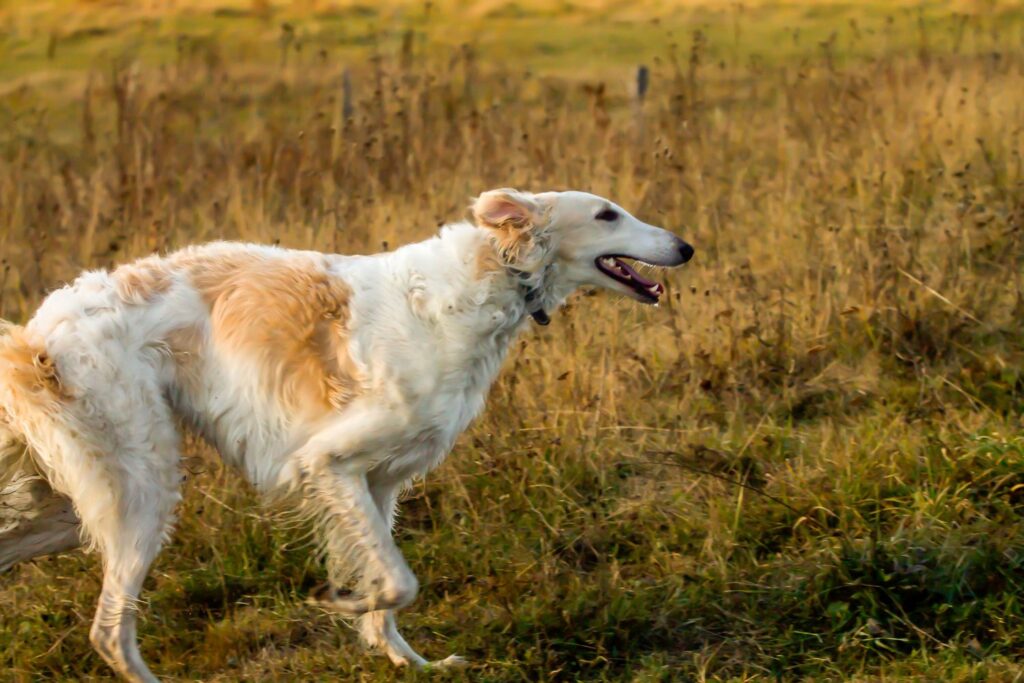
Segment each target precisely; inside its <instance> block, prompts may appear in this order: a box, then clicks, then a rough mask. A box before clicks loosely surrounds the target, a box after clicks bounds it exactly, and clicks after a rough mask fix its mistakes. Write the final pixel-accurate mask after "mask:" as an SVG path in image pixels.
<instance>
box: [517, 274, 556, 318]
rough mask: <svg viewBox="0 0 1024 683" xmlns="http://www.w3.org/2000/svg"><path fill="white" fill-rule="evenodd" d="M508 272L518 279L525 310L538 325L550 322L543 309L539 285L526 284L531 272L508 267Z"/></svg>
mask: <svg viewBox="0 0 1024 683" xmlns="http://www.w3.org/2000/svg"><path fill="white" fill-rule="evenodd" d="M508 272H509V273H511V274H512V275H514V276H515V277H516V278H517V279H518V280H519V290H520V291H521V292H522V293H523V301H525V302H526V312H527V313H529V314H530V317H531V318H533V319H534V321H536V323H537V324H538V325H547V324H549V323H550V322H551V318H550V317H549V316H548V313H547V311H545V310H544V301H543V297H542V296H541V293H540V287H535V286H533V285H530V284H527V281H528V280H529V279H530V277H532V274H531V273H527V272H526V271H524V270H517V269H515V268H509V269H508Z"/></svg>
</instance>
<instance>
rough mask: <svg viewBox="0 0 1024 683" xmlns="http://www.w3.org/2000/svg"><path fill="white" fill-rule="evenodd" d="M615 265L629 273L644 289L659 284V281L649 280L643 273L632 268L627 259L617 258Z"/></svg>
mask: <svg viewBox="0 0 1024 683" xmlns="http://www.w3.org/2000/svg"><path fill="white" fill-rule="evenodd" d="M615 265H616V266H618V267H619V268H621V269H622V270H624V271H626V272H627V273H629V277H630V278H632V279H633V281H634V282H636V283H638V284H639V285H640V286H641V287H643V288H644V289H650V288H651V287H654V286H655V285H657V284H658V283H657V282H653V281H652V280H648V279H647V278H645V277H644V276H643V275H641V274H640V273H638V272H636V271H635V270H633V269H632V268H630V267H629V265H628V264H627V263H626V262H625V261H621V260H619V259H615Z"/></svg>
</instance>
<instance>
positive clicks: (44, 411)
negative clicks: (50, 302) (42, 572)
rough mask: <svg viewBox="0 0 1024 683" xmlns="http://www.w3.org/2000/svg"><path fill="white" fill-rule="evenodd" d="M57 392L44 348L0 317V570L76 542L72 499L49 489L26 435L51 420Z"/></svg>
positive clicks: (59, 392) (57, 404)
mask: <svg viewBox="0 0 1024 683" xmlns="http://www.w3.org/2000/svg"><path fill="white" fill-rule="evenodd" d="M62 394H63V392H62V390H61V386H60V378H59V376H58V375H57V370H56V367H55V366H54V364H53V362H52V360H51V359H50V357H49V356H48V354H47V353H46V349H45V347H44V346H43V345H42V344H41V343H39V342H36V341H34V340H33V339H32V338H31V337H30V335H29V334H28V333H27V332H26V330H25V328H23V327H20V326H18V325H14V324H12V323H9V322H7V321H5V320H0V571H4V570H5V569H7V568H8V567H10V566H11V565H13V564H16V563H18V562H21V561H23V560H27V559H30V558H33V557H37V556H39V555H48V554H50V553H54V552H59V551H61V550H67V549H69V548H73V547H76V546H78V545H79V544H80V543H81V541H80V534H79V531H80V529H79V522H78V517H77V515H76V514H75V511H74V508H73V506H72V505H71V501H70V500H69V499H68V498H67V497H65V496H63V495H61V494H59V493H57V492H56V491H54V490H53V487H52V486H51V485H50V482H49V481H48V479H47V477H46V474H45V467H44V466H43V463H42V462H41V460H40V459H39V457H38V454H37V453H36V451H35V450H34V449H33V448H32V446H31V439H30V435H31V434H32V433H38V431H37V430H40V429H46V428H47V425H48V424H52V422H51V420H52V418H53V417H54V416H55V415H56V414H57V412H59V410H60V403H61V396H62Z"/></svg>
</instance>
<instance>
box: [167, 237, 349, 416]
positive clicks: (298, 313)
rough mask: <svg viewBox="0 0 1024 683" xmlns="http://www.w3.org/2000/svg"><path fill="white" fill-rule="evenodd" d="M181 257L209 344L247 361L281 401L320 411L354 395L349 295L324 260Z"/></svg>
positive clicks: (258, 255) (274, 256)
mask: <svg viewBox="0 0 1024 683" xmlns="http://www.w3.org/2000/svg"><path fill="white" fill-rule="evenodd" d="M187 260H188V261H190V263H188V265H187V267H188V270H189V274H190V278H191V280H192V283H193V284H194V286H195V287H196V289H197V290H198V291H199V293H200V294H201V296H202V297H203V298H204V299H205V300H206V302H207V304H208V305H209V307H210V321H211V329H210V334H211V339H212V341H213V344H214V345H215V346H217V347H219V348H220V349H222V350H224V351H226V352H229V353H236V352H237V353H239V354H244V355H245V356H247V357H249V358H250V359H253V360H254V362H255V363H256V364H257V365H258V367H259V372H260V373H261V381H262V382H263V384H264V386H265V387H266V388H267V390H268V391H269V392H273V393H274V394H275V395H276V396H277V398H278V399H279V400H280V401H281V403H282V404H283V405H285V406H286V407H288V408H289V409H290V410H293V411H299V412H302V413H305V414H321V413H324V412H326V411H332V410H337V409H339V408H341V407H342V406H344V405H345V404H347V403H348V402H349V401H351V400H352V398H353V397H354V396H356V395H357V394H358V393H359V389H360V373H359V371H358V368H357V367H356V365H355V362H354V361H353V360H352V358H351V356H350V354H349V352H348V342H349V335H348V320H349V302H350V300H351V297H352V293H351V290H350V289H349V287H348V285H347V284H345V283H344V282H343V281H342V280H340V279H339V278H337V277H334V276H332V275H331V274H330V273H329V272H328V264H327V261H326V259H324V258H322V257H319V256H316V255H311V254H310V255H307V254H300V255H283V254H282V255H277V254H266V253H260V252H255V251H251V252H239V251H235V252H231V253H223V254H216V253H215V254H213V255H211V256H210V257H209V258H203V257H202V256H198V257H191V258H188V259H187Z"/></svg>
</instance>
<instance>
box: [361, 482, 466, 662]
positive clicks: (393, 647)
mask: <svg viewBox="0 0 1024 683" xmlns="http://www.w3.org/2000/svg"><path fill="white" fill-rule="evenodd" d="M368 480H369V486H370V495H371V496H373V501H374V503H375V504H376V505H377V510H378V512H380V515H381V517H383V518H384V522H385V523H386V524H387V527H388V529H391V528H392V527H393V525H394V519H395V508H396V507H397V503H398V493H399V491H400V489H401V487H402V484H403V483H404V482H403V480H402V478H401V477H399V478H397V479H395V478H392V477H389V476H388V475H387V473H386V472H384V473H382V472H380V471H373V472H371V473H370V476H369V477H368ZM368 579H369V577H367V576H364V577H363V581H364V582H366V581H367V580H368ZM359 635H360V637H361V638H362V640H363V642H364V643H365V644H366V646H367V647H369V648H370V649H372V650H377V651H379V652H382V653H384V654H385V655H387V657H388V659H390V660H391V661H392V663H394V664H395V665H396V666H414V667H417V668H424V667H439V668H440V667H459V666H464V665H465V664H466V661H465V660H464V659H463V658H462V657H459V656H458V655H451V656H450V657H447V658H445V659H442V660H438V661H436V662H429V661H427V660H426V659H424V658H423V657H421V656H420V655H419V654H417V652H416V651H415V650H414V649H413V648H412V646H410V645H409V643H407V642H406V640H405V638H403V637H402V634H401V633H399V632H398V623H397V620H396V618H395V612H394V610H390V609H388V610H377V611H375V612H367V613H366V614H364V615H362V616H361V617H359Z"/></svg>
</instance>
